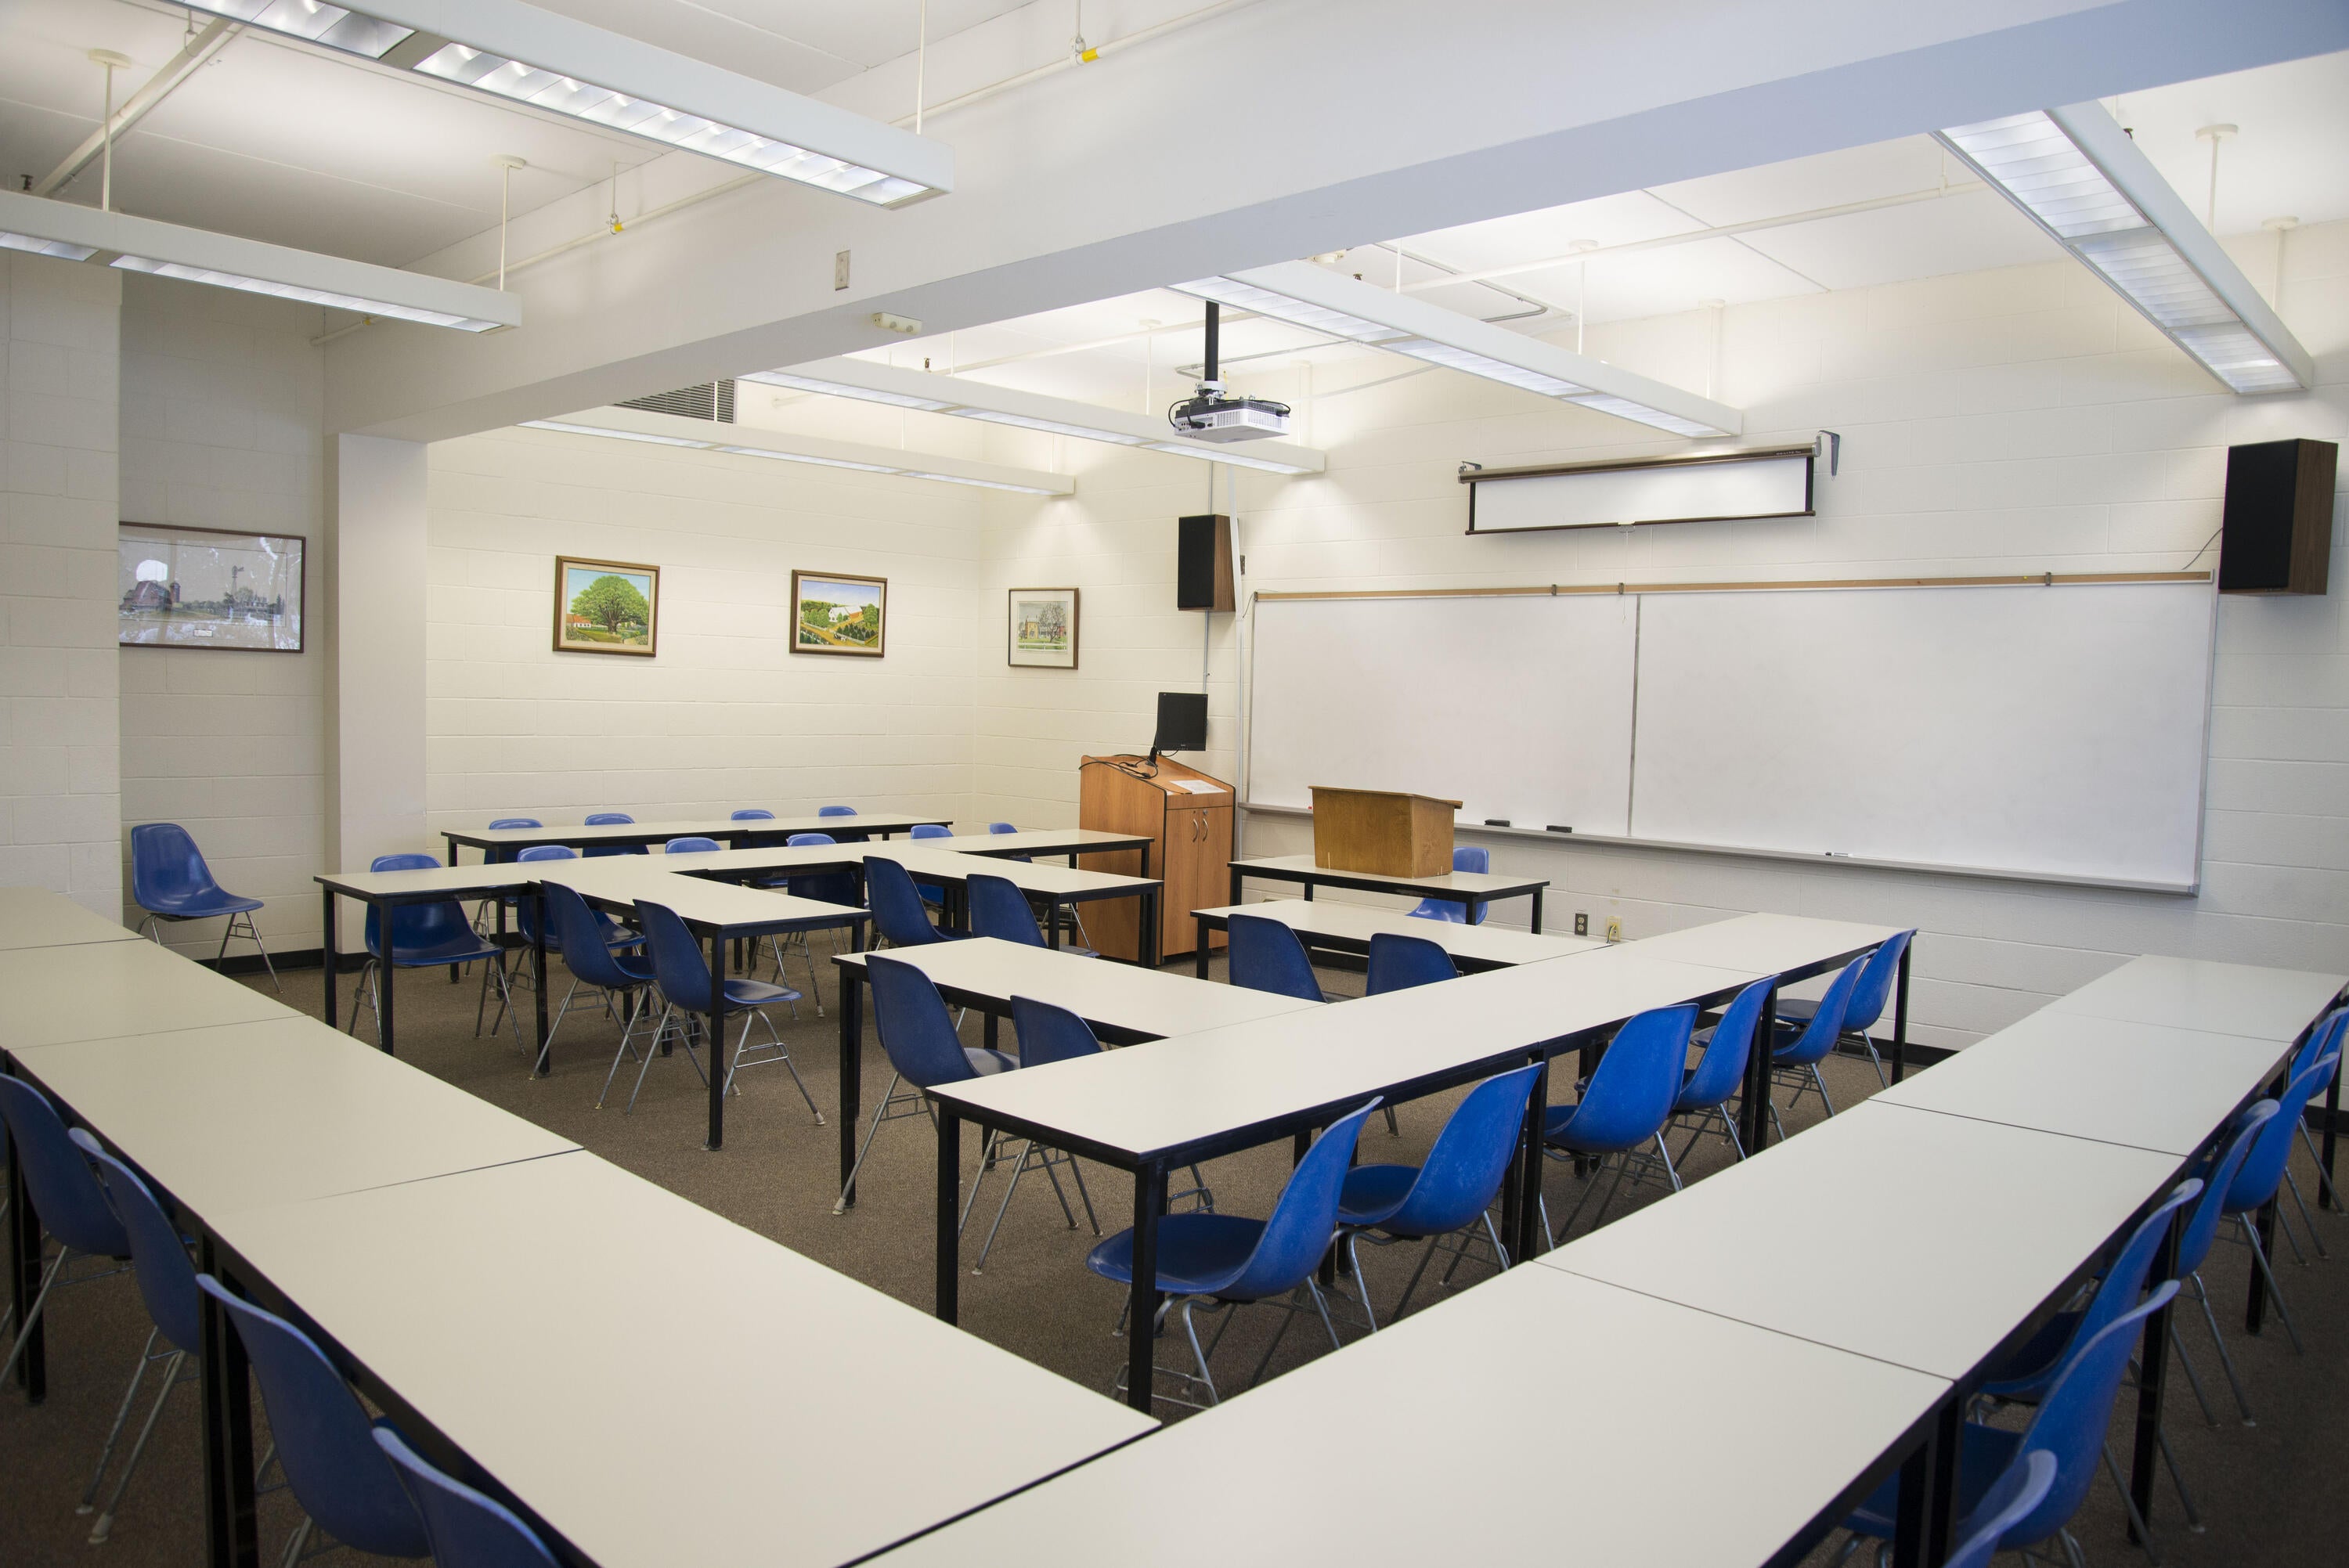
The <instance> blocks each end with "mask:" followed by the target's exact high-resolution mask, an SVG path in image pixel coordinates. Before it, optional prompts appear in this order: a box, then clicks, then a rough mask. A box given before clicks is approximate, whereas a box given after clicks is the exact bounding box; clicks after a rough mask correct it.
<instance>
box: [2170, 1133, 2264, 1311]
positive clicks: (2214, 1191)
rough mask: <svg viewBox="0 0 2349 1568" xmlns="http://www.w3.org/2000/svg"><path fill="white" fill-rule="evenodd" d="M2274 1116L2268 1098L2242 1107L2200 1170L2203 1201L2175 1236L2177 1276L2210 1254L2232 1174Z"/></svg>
mask: <svg viewBox="0 0 2349 1568" xmlns="http://www.w3.org/2000/svg"><path fill="white" fill-rule="evenodd" d="M2275 1113H2276V1102H2275V1101H2273V1100H2271V1099H2262V1100H2255V1101H2253V1102H2252V1103H2251V1104H2250V1105H2247V1106H2245V1107H2244V1108H2243V1111H2242V1114H2241V1115H2240V1116H2238V1117H2237V1118H2236V1119H2235V1125H2234V1128H2233V1130H2231V1131H2230V1132H2229V1133H2228V1134H2227V1140H2226V1142H2225V1143H2224V1144H2222V1145H2221V1146H2220V1150H2219V1155H2218V1158H2216V1159H2215V1160H2212V1161H2210V1162H2209V1164H2208V1165H2207V1166H2205V1167H2203V1169H2202V1171H2201V1172H2200V1174H2201V1177H2202V1183H2203V1185H2202V1201H2201V1202H2199V1203H2197V1204H2195V1205H2194V1212H2192V1213H2191V1214H2189V1215H2188V1216H2187V1218H2186V1223H2185V1224H2184V1225H2183V1226H2182V1227H2180V1229H2179V1230H2178V1273H2179V1274H2192V1273H2194V1272H2195V1271H2196V1270H2197V1269H2199V1268H2200V1267H2201V1266H2202V1260H2203V1259H2204V1258H2207V1257H2209V1255H2210V1243H2211V1242H2212V1241H2214V1240H2216V1239H2217V1237H2218V1234H2219V1222H2220V1220H2221V1219H2222V1218H2224V1217H2225V1215H2226V1212H2227V1194H2228V1193H2229V1192H2230V1191H2232V1190H2233V1188H2234V1185H2235V1172H2236V1171H2240V1170H2241V1169H2242V1168H2243V1161H2244V1160H2245V1159H2246V1158H2248V1157H2249V1156H2250V1154H2251V1145H2252V1144H2253V1143H2254V1142H2256V1141H2257V1140H2258V1139H2259V1136H2260V1129H2261V1128H2263V1127H2265V1126H2266V1125H2267V1124H2268V1123H2269V1121H2270V1120H2271V1119H2273V1118H2274V1116H2275Z"/></svg>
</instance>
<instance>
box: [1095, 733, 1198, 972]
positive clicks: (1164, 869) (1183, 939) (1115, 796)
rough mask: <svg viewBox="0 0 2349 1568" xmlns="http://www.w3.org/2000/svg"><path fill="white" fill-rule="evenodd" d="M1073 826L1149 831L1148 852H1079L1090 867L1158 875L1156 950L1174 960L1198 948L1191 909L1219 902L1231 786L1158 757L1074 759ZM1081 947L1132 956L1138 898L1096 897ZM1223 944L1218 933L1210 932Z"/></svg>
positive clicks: (1137, 932)
mask: <svg viewBox="0 0 2349 1568" xmlns="http://www.w3.org/2000/svg"><path fill="white" fill-rule="evenodd" d="M1077 825H1078V826H1079V827H1081V828H1100V829H1102V830H1105V831H1107V832H1112V833H1133V834H1135V835H1143V834H1147V835H1148V836H1149V838H1150V840H1151V844H1150V848H1149V849H1147V850H1117V851H1112V852H1110V853H1107V854H1093V855H1084V856H1081V857H1080V858H1079V860H1078V861H1077V863H1078V864H1079V865H1081V866H1082V867H1084V868H1085V869H1086V870H1088V871H1098V872H1123V873H1124V874H1125V875H1128V876H1147V877H1156V878H1157V879H1158V880H1159V881H1160V882H1164V883H1165V884H1166V885H1165V887H1164V889H1163V890H1162V892H1160V895H1159V899H1158V923H1159V931H1158V951H1159V953H1160V954H1161V955H1162V956H1163V957H1165V958H1174V957H1178V956H1180V955H1181V954H1186V953H1193V952H1196V951H1197V949H1198V944H1199V943H1198V922H1196V921H1195V920H1193V919H1192V918H1191V912H1192V911H1193V910H1195V909H1211V908H1214V907H1216V906H1218V905H1220V904H1221V903H1223V902H1224V897H1225V889H1226V877H1227V875H1228V874H1229V873H1228V868H1229V866H1230V864H1231V859H1232V787H1231V786H1230V785H1228V784H1226V783H1225V782H1224V781H1223V780H1222V779H1211V778H1209V777H1208V776H1207V775H1206V774H1205V773H1202V772H1200V771H1199V770H1198V769H1195V768H1185V766H1183V764H1181V763H1180V762H1176V761H1174V760H1172V759H1171V758H1164V757H1162V758H1159V759H1158V761H1157V763H1156V765H1155V766H1153V765H1152V763H1151V762H1150V759H1149V758H1143V757H1088V758H1085V759H1084V760H1083V762H1082V763H1081V764H1080V765H1079V773H1078V781H1077ZM1084 914H1085V935H1086V937H1087V938H1088V939H1089V940H1088V941H1087V942H1086V945H1087V946H1089V947H1092V948H1093V949H1095V950H1096V951H1098V952H1100V953H1102V954H1107V955H1108V956H1110V957H1112V958H1133V957H1136V956H1138V954H1137V952H1136V949H1137V947H1138V945H1139V944H1138V943H1137V942H1136V940H1135V939H1136V938H1137V937H1138V936H1139V935H1140V923H1141V919H1142V912H1141V901H1140V900H1139V899H1123V898H1121V899H1102V900H1100V901H1098V902H1096V903H1088V904H1086V905H1085V906H1084ZM1209 940H1210V942H1211V943H1212V944H1214V945H1216V946H1218V947H1220V946H1222V945H1223V942H1224V934H1223V933H1222V932H1220V931H1219V932H1216V933H1214V934H1212V935H1211V937H1210V938H1209Z"/></svg>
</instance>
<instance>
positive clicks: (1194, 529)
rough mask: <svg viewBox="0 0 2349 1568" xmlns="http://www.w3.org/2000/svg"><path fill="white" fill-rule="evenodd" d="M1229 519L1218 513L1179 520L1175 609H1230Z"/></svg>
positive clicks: (1231, 597) (1230, 555)
mask: <svg viewBox="0 0 2349 1568" xmlns="http://www.w3.org/2000/svg"><path fill="white" fill-rule="evenodd" d="M1236 603H1237V602H1236V601H1235V600H1234V598H1233V595H1232V520H1231V519H1230V518H1228V517H1225V516H1223V515H1222V514H1221V513H1214V512H1211V513H1209V514H1208V515H1207V516H1206V517H1186V518H1185V519H1183V520H1182V534H1181V537H1180V539H1179V541H1178V542H1177V545H1176V552H1175V558H1174V607H1175V608H1176V609H1177V610H1230V609H1233V608H1235V607H1236Z"/></svg>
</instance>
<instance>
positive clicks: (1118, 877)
mask: <svg viewBox="0 0 2349 1568" xmlns="http://www.w3.org/2000/svg"><path fill="white" fill-rule="evenodd" d="M933 842H934V841H933ZM864 851H865V855H866V858H868V859H879V860H885V861H896V862H897V863H898V864H899V865H902V866H904V867H905V869H906V870H907V871H908V872H912V873H913V876H914V880H915V881H916V882H961V881H962V880H963V879H964V878H965V877H974V876H980V877H1001V878H1002V879H1003V880H1004V881H1006V882H1010V883H1011V884H1012V885H1013V886H1015V887H1017V888H1018V889H1019V891H1020V892H1026V893H1035V894H1039V895H1040V896H1043V897H1046V898H1109V897H1116V896H1118V895H1119V894H1121V893H1136V892H1142V891H1143V890H1144V889H1146V888H1154V887H1156V886H1157V885H1158V879H1157V878H1156V877H1140V876H1128V875H1126V874H1125V873H1123V872H1089V871H1082V870H1080V869H1078V868H1076V867H1073V866H1055V865H1049V864H1044V863H1041V862H1039V863H1036V864H1032V865H1031V864H1027V863H1025V862H1022V861H1006V860H990V859H988V857H986V856H983V855H962V854H957V853H955V851H952V850H939V849H934V848H932V847H931V843H930V842H925V843H923V844H921V845H920V846H919V847H918V848H917V847H916V846H915V845H914V844H913V843H911V842H910V841H909V842H907V843H905V844H867V845H865V846H864Z"/></svg>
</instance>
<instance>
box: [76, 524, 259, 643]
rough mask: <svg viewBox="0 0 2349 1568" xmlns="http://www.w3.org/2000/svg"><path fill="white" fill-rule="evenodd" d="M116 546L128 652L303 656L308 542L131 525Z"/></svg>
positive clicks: (121, 631)
mask: <svg viewBox="0 0 2349 1568" xmlns="http://www.w3.org/2000/svg"><path fill="white" fill-rule="evenodd" d="M116 538H117V544H118V554H117V557H116V562H117V564H116V571H115V588H116V591H117V595H118V597H117V602H116V606H115V641H116V642H118V643H119V644H120V645H123V646H124V647H138V648H222V649H230V650H243V651H244V652H249V653H268V654H298V653H300V652H301V651H302V588H303V559H302V557H303V546H304V541H303V540H302V539H301V537H300V536H298V535H295V534H285V533H248V532H245V531H242V530H233V529H217V528H178V527H170V526H165V525H161V524H157V523H146V522H125V523H123V524H122V525H121V527H120V529H119V531H118V533H117V535H116Z"/></svg>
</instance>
